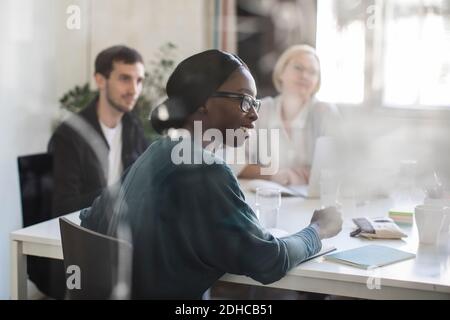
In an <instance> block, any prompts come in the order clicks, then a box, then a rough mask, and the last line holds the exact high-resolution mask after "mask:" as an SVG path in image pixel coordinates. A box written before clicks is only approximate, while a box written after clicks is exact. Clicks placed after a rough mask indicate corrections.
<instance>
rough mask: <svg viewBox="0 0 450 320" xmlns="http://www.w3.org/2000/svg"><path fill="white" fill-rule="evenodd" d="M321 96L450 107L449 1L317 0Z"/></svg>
mask: <svg viewBox="0 0 450 320" xmlns="http://www.w3.org/2000/svg"><path fill="white" fill-rule="evenodd" d="M317 20H318V22H317V23H318V27H317V50H318V53H319V55H320V57H321V62H322V77H323V81H322V89H321V91H320V92H319V93H318V96H319V98H320V99H322V100H325V101H331V102H335V103H341V104H356V105H365V106H380V105H381V106H388V107H407V108H430V107H442V106H446V107H449V106H450V54H449V52H450V1H448V0H384V1H383V0H367V1H362V0H344V1H333V0H318V19H317Z"/></svg>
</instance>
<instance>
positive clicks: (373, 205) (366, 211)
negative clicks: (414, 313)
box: [11, 182, 450, 293]
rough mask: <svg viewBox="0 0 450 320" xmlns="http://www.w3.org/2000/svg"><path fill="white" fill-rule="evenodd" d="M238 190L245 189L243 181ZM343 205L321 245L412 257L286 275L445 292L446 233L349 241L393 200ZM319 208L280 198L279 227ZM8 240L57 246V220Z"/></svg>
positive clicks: (315, 265)
mask: <svg viewBox="0 0 450 320" xmlns="http://www.w3.org/2000/svg"><path fill="white" fill-rule="evenodd" d="M243 188H244V190H245V182H244V183H243ZM246 197H247V202H248V203H249V204H250V205H252V204H254V197H255V195H254V194H253V193H249V192H246ZM342 205H343V206H342V212H343V216H344V225H343V230H342V231H341V232H340V233H339V234H338V235H337V236H336V237H333V238H331V239H326V240H324V241H323V244H324V246H329V245H333V246H335V247H336V248H337V249H338V250H339V251H340V250H345V249H350V248H355V247H360V246H363V245H368V244H382V245H388V246H390V247H393V248H398V249H401V250H405V251H409V252H412V253H415V254H416V255H417V256H416V258H415V259H411V260H406V261H402V262H399V263H395V264H392V265H389V266H384V267H381V268H376V269H373V270H360V269H357V268H354V267H351V266H346V265H343V264H339V263H334V262H330V261H324V260H323V258H322V257H319V258H316V259H314V260H311V261H309V262H306V263H303V264H301V265H299V266H298V267H296V268H294V269H292V270H291V271H290V272H289V273H288V275H291V276H296V275H298V276H306V277H314V278H324V279H328V280H338V281H346V280H348V281H352V282H359V283H365V282H366V280H367V278H368V277H377V278H379V279H382V282H383V285H385V286H394V287H402V288H410V289H420V290H429V291H438V292H441V293H450V237H449V236H448V234H447V235H445V236H442V237H441V238H440V240H439V243H438V245H437V246H430V245H419V242H418V236H417V229H416V227H415V225H412V226H406V227H401V228H402V230H403V232H404V233H406V234H407V235H408V237H407V238H404V239H403V240H366V239H360V238H352V237H350V236H349V233H350V232H351V231H352V230H354V224H353V222H352V221H351V218H354V217H361V216H368V217H380V216H387V215H388V211H389V209H390V208H391V207H392V200H390V199H389V198H385V199H377V200H369V201H365V202H361V203H358V202H357V201H354V200H351V199H348V200H344V201H342ZM319 207H320V201H319V200H311V199H308V200H305V199H302V198H283V199H282V204H281V209H280V217H279V225H278V228H280V229H284V230H286V231H288V232H289V233H294V232H297V231H299V230H301V229H302V228H304V227H305V226H307V225H308V224H309V221H310V219H311V216H312V213H313V211H314V209H317V208H319ZM78 216H79V213H78V212H75V213H72V214H69V215H68V217H69V219H71V220H72V221H74V222H76V223H80V220H79V217H78ZM11 239H12V240H17V241H22V242H29V243H39V244H48V245H51V246H57V247H60V246H61V238H60V232H59V222H58V219H53V220H50V221H47V222H44V223H40V224H37V225H34V226H31V227H28V228H24V229H21V230H17V231H14V232H12V233H11ZM227 277H231V278H232V277H239V276H233V275H227V276H226V277H225V278H227ZM231 278H230V279H231ZM235 279H238V278H235Z"/></svg>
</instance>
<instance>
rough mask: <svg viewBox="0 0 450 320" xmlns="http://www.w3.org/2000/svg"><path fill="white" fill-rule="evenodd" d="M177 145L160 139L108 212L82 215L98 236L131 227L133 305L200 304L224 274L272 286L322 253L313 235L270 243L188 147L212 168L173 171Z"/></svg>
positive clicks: (217, 171)
mask: <svg viewBox="0 0 450 320" xmlns="http://www.w3.org/2000/svg"><path fill="white" fill-rule="evenodd" d="M175 145H176V142H174V141H171V140H170V139H168V138H163V139H161V140H159V141H157V142H155V143H153V144H152V145H151V146H150V147H149V148H148V149H147V151H146V152H145V153H144V154H143V155H142V156H141V157H140V158H139V159H138V160H137V161H136V162H135V164H134V165H133V166H132V167H131V169H130V171H129V172H128V174H127V176H126V178H125V180H124V181H123V183H122V186H121V189H120V195H119V196H118V197H117V198H116V199H118V205H117V206H115V208H114V210H111V208H112V207H113V206H108V205H107V204H105V203H107V202H108V201H109V199H107V198H108V197H107V196H105V195H103V196H101V197H99V198H97V199H96V201H95V202H94V204H93V206H92V207H91V208H90V209H87V210H84V211H82V213H81V214H80V217H81V220H82V226H85V227H87V228H90V229H92V230H94V231H99V232H103V233H109V234H114V232H111V230H115V229H116V227H117V221H121V222H126V223H127V224H129V227H130V230H131V235H132V241H133V246H134V257H133V283H132V285H133V287H132V293H133V298H138V299H142V298H143V299H146V298H163V299H164V298H175V299H177V298H181V299H182V298H194V299H195V298H200V297H201V296H202V294H203V292H204V291H205V290H207V289H208V288H209V287H210V286H211V285H212V284H213V283H214V282H215V281H216V280H217V279H219V278H220V277H221V276H222V275H223V274H225V273H233V274H239V275H246V276H249V277H251V278H253V279H255V280H256V281H259V282H261V283H263V284H267V283H271V282H274V281H277V280H279V279H280V278H282V277H283V276H284V275H285V274H286V272H287V271H288V270H290V269H291V268H293V267H295V266H296V265H298V264H299V263H300V262H301V261H302V260H304V259H305V258H307V257H309V256H311V255H313V254H315V253H317V252H318V251H319V250H320V248H321V242H320V239H319V237H318V235H317V233H316V231H315V230H314V229H313V228H311V227H308V228H306V229H303V230H302V231H300V232H298V233H296V234H294V235H291V236H288V237H284V238H274V237H273V236H272V235H271V234H269V233H268V232H266V231H265V230H264V229H263V228H262V227H261V226H260V224H259V222H258V219H257V217H256V216H255V213H254V212H253V211H252V209H251V208H250V207H249V206H248V205H247V203H246V202H245V197H244V194H243V193H242V191H241V189H240V187H239V183H238V181H237V180H236V178H235V176H234V175H233V173H232V172H231V171H230V169H229V167H228V166H227V165H226V164H225V163H224V162H223V161H222V160H221V159H219V158H216V157H214V156H213V155H212V154H211V153H209V152H207V151H205V150H204V149H201V148H195V147H192V149H193V150H192V154H195V155H196V156H204V157H206V158H207V159H208V160H209V161H210V162H211V160H213V161H214V162H215V163H214V164H205V163H203V164H178V165H176V164H174V163H173V161H172V159H171V154H172V150H174V149H173V147H174V146H175ZM191 146H192V145H191ZM174 151H175V150H174ZM175 153H176V152H175ZM105 208H109V209H105ZM105 212H106V213H107V214H105ZM111 212H114V213H113V214H112V216H111Z"/></svg>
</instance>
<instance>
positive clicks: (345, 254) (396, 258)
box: [325, 245, 416, 269]
mask: <svg viewBox="0 0 450 320" xmlns="http://www.w3.org/2000/svg"><path fill="white" fill-rule="evenodd" d="M415 257H416V255H415V254H413V253H409V252H405V251H401V250H398V249H394V248H390V247H386V246H379V245H368V246H364V247H359V248H355V249H351V250H346V251H341V252H337V253H333V254H329V255H326V256H325V260H329V261H335V262H340V263H344V264H347V265H350V266H353V267H356V268H360V269H373V268H377V267H382V266H386V265H388V264H393V263H396V262H400V261H403V260H407V259H412V258H415Z"/></svg>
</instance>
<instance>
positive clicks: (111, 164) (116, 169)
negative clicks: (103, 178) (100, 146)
mask: <svg viewBox="0 0 450 320" xmlns="http://www.w3.org/2000/svg"><path fill="white" fill-rule="evenodd" d="M100 126H101V128H102V131H103V134H104V135H105V138H106V141H107V142H108V145H109V153H108V186H110V185H112V184H114V183H116V182H117V181H119V179H120V176H121V175H122V171H123V165H122V122H119V124H118V125H117V126H116V127H115V128H109V127H107V126H105V125H104V124H103V123H102V122H101V121H100Z"/></svg>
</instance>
